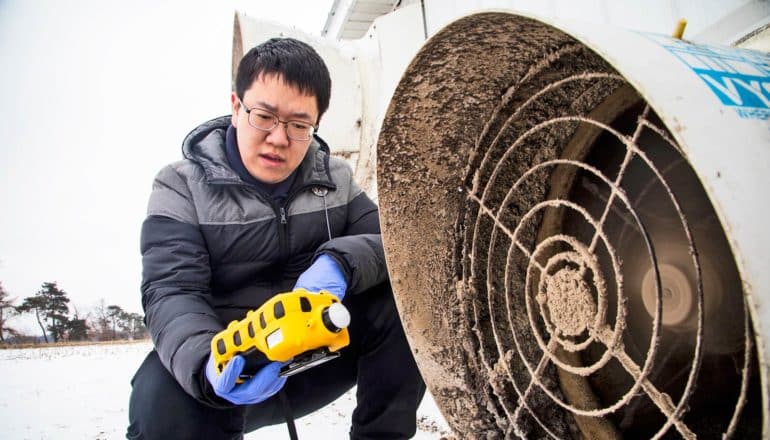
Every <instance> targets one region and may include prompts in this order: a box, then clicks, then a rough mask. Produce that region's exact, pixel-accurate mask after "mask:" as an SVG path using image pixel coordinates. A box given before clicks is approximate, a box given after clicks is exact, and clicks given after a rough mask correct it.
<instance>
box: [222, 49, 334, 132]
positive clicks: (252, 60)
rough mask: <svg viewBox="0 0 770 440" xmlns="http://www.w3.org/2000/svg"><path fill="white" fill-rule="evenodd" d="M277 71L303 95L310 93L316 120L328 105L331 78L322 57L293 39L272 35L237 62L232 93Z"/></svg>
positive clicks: (241, 97) (241, 91) (240, 95)
mask: <svg viewBox="0 0 770 440" xmlns="http://www.w3.org/2000/svg"><path fill="white" fill-rule="evenodd" d="M266 74H267V75H269V74H278V75H280V76H281V77H282V78H283V80H284V81H286V83H287V84H288V85H290V86H292V87H296V88H298V89H299V91H300V92H301V93H303V94H307V95H313V96H315V99H316V104H317V105H318V119H319V120H320V119H321V115H323V114H324V112H326V110H327V109H328V108H329V98H330V97H331V89H332V81H331V78H330V77H329V69H328V68H327V67H326V64H325V63H324V61H323V59H321V56H320V55H318V52H316V51H315V49H313V48H312V47H311V46H310V45H309V44H307V43H304V42H302V41H299V40H296V39H294V38H271V39H270V40H267V41H265V42H264V43H262V44H260V45H258V46H255V47H253V48H252V49H251V50H249V51H248V52H247V53H246V55H244V56H243V58H242V59H241V61H240V63H238V71H237V73H236V76H235V93H236V94H237V95H238V97H239V98H240V99H241V100H243V94H244V93H246V90H248V89H249V87H251V85H252V84H253V83H254V81H255V80H256V79H257V78H259V77H260V76H261V75H266Z"/></svg>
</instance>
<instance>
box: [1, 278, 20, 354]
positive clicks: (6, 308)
mask: <svg viewBox="0 0 770 440" xmlns="http://www.w3.org/2000/svg"><path fill="white" fill-rule="evenodd" d="M15 301H16V298H9V297H8V292H7V291H6V290H5V289H4V288H3V283H2V282H0V342H5V334H6V333H9V334H11V335H14V334H16V333H17V332H16V330H14V329H12V328H10V327H8V324H7V323H8V319H9V318H10V317H11V316H13V315H14V314H15V313H16V307H14V306H13V303H14V302H15Z"/></svg>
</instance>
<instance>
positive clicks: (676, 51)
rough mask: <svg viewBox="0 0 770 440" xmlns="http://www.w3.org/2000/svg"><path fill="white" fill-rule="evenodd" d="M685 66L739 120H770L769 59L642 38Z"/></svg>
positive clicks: (655, 37) (732, 50)
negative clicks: (652, 41) (729, 108)
mask: <svg viewBox="0 0 770 440" xmlns="http://www.w3.org/2000/svg"><path fill="white" fill-rule="evenodd" d="M645 35H646V36H648V37H650V38H651V39H653V40H654V41H655V42H657V43H658V44H660V45H661V46H663V47H664V48H665V49H666V50H668V51H669V52H671V53H672V54H673V55H674V56H676V57H677V58H679V59H680V60H681V61H682V62H683V63H684V64H686V65H687V66H688V67H689V68H690V69H692V71H693V73H695V74H696V75H697V76H698V77H699V78H700V79H701V80H702V81H703V82H704V83H705V84H706V85H707V86H708V87H709V89H711V91H712V92H713V93H714V95H716V96H717V98H719V100H720V101H721V102H722V104H724V105H725V106H728V107H731V108H733V109H734V110H735V112H736V113H737V114H738V116H740V117H741V118H746V119H765V120H766V119H770V55H768V54H764V53H761V52H756V51H752V50H746V49H739V48H734V47H722V46H712V45H700V44H697V45H696V44H691V43H688V42H686V41H682V40H677V39H674V38H670V37H666V36H663V35H653V34H645Z"/></svg>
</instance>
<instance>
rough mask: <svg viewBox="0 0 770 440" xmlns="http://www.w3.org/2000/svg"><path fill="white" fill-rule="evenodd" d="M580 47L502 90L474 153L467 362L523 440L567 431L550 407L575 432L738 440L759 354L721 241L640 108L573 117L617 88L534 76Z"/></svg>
mask: <svg viewBox="0 0 770 440" xmlns="http://www.w3.org/2000/svg"><path fill="white" fill-rule="evenodd" d="M575 50H576V49H575V48H574V47H568V48H566V49H565V50H562V51H560V52H557V53H556V54H555V55H556V56H554V55H552V56H551V57H549V59H548V60H547V62H544V63H542V64H541V65H540V66H539V68H538V69H537V70H533V71H531V72H530V74H529V75H528V76H526V77H525V78H524V79H523V80H522V81H521V82H519V83H516V84H514V85H513V86H511V87H510V88H509V89H508V90H506V92H505V93H504V95H503V97H502V99H501V104H500V106H498V108H497V109H496V110H495V112H494V113H493V114H492V116H491V118H490V120H489V121H488V122H487V123H486V124H485V128H484V130H483V131H482V133H481V135H480V136H479V141H478V143H477V145H476V146H475V147H474V152H475V153H476V154H475V156H474V157H475V160H474V161H472V162H471V165H470V167H469V172H468V175H467V178H466V182H468V184H467V185H466V187H465V188H464V192H465V193H466V194H467V204H466V211H465V215H464V217H463V218H462V221H461V224H460V228H461V229H464V237H463V241H462V255H461V259H462V263H461V267H462V270H463V277H462V278H463V279H464V280H466V283H467V284H466V286H465V287H466V289H465V291H466V295H469V296H471V297H473V298H474V300H473V301H470V302H469V303H468V305H469V307H468V309H467V313H468V314H469V320H470V322H473V323H475V336H476V341H475V342H476V343H475V346H476V347H477V352H476V353H472V357H474V358H477V359H478V360H479V367H480V368H483V369H485V370H486V374H488V375H489V376H490V377H491V378H493V379H492V380H491V384H492V390H491V392H490V395H489V397H490V398H491V399H492V400H493V401H495V402H496V403H497V404H496V405H495V408H497V410H498V411H499V412H500V413H501V414H499V416H501V418H505V419H507V420H508V421H509V422H510V426H509V429H510V430H512V431H513V432H515V433H517V434H519V435H521V436H525V437H526V436H530V435H537V436H539V435H541V434H542V433H545V434H547V435H548V436H551V437H554V438H561V437H564V436H565V435H567V434H568V433H569V432H568V431H569V429H570V426H571V424H570V420H569V419H563V423H554V420H555V419H554V417H553V415H552V413H551V411H552V410H553V407H554V405H556V406H558V407H559V408H562V409H564V410H566V411H567V412H569V413H570V414H571V415H573V416H574V418H575V419H576V424H577V425H578V427H579V429H581V430H583V433H584V434H585V433H586V431H588V432H597V431H598V432H602V433H603V434H602V435H603V436H604V437H608V438H611V437H616V436H618V435H621V434H625V437H639V438H661V437H663V436H664V435H665V434H666V433H669V432H670V431H671V432H674V431H675V432H676V433H678V434H680V435H681V437H683V438H696V436H697V434H698V433H702V434H704V435H707V436H709V437H710V436H711V435H713V434H714V433H715V431H718V432H720V433H724V434H726V436H728V437H730V436H732V435H734V434H735V432H736V429H737V427H738V421H739V420H740V418H741V415H742V410H743V409H744V406H745V403H746V401H747V394H748V389H749V382H750V372H751V366H752V359H753V358H752V350H753V347H752V336H751V333H750V325H749V322H748V314H747V313H746V311H745V307H744V304H743V300H742V292H741V285H740V281H739V279H738V275H737V270H736V268H735V265H734V263H733V262H732V258H731V256H730V253H729V247H728V246H727V242H726V239H725V238H724V234H723V232H722V229H721V227H720V226H719V222H718V220H717V219H716V216H715V214H714V212H713V210H712V209H711V207H710V204H709V201H708V199H707V198H706V196H705V193H704V192H703V190H702V189H701V187H700V184H699V182H698V180H697V177H696V175H695V173H694V172H693V171H692V170H691V169H690V168H689V166H688V165H687V162H686V161H685V160H684V158H683V157H682V154H681V151H680V150H679V148H678V146H677V145H676V143H675V142H674V141H673V140H672V138H671V136H670V135H669V134H668V133H667V131H666V129H665V127H662V126H661V125H660V122H659V121H658V119H657V117H656V116H655V115H654V113H653V112H652V111H651V110H650V108H649V107H648V106H646V105H644V103H643V102H641V100H637V101H636V102H635V103H634V104H632V105H629V106H628V107H625V108H624V107H622V106H618V105H617V104H614V105H613V104H605V105H607V106H608V107H612V109H611V110H610V111H606V110H605V111H603V112H599V114H600V116H599V118H598V119H597V118H596V117H593V116H592V115H591V114H590V113H588V114H581V112H580V111H579V110H578V111H575V110H576V109H579V108H580V107H581V105H582V104H581V100H586V96H594V98H593V99H592V100H591V101H592V102H595V101H596V95H601V93H599V92H597V90H598V89H601V90H613V89H616V90H620V91H619V92H618V93H620V94H624V93H626V92H627V89H623V88H622V86H621V85H622V84H623V82H624V81H623V79H622V78H621V77H619V76H617V75H615V74H612V73H606V72H592V71H581V72H579V73H578V74H567V75H565V76H563V77H555V76H554V75H553V74H549V75H544V74H543V72H547V71H551V73H552V72H553V66H554V65H563V64H566V63H565V62H564V60H563V57H566V56H568V55H569V54H571V53H573V52H575ZM568 73H569V72H568ZM543 77H547V78H548V83H547V84H544V85H543V84H537V85H536V84H534V83H538V82H539V81H542V80H543ZM619 86H620V88H619ZM521 90H526V93H527V97H526V98H523V97H521V96H519V91H521ZM624 90H625V92H624ZM611 101H612V99H610V100H605V101H604V102H605V103H607V102H611ZM623 102H628V100H624V101H623ZM603 119H611V121H607V120H603ZM571 141H576V142H580V143H582V145H580V146H578V145H570V142H571ZM587 141H590V142H587ZM562 145H566V147H564V148H563V149H562V152H561V154H556V153H555V152H556V151H558V150H559V149H560V148H561V146H562ZM706 271H707V272H706ZM704 292H705V293H706V294H707V295H706V296H705V298H706V299H705V300H704ZM738 317H740V318H738ZM476 355H477V356H476ZM704 357H708V358H709V359H708V360H709V362H711V363H716V365H718V366H720V367H721V368H724V367H725V366H728V365H731V370H732V371H728V372H727V374H728V375H729V376H730V378H729V380H720V384H719V386H720V387H721V388H719V389H718V390H716V388H715V387H713V386H711V385H710V381H712V380H713V378H712V377H709V375H710V374H725V373H723V372H722V370H721V369H717V370H714V368H713V366H712V365H711V364H709V366H708V367H704ZM720 358H723V359H720ZM706 371H708V373H709V375H706V374H705V373H706ZM722 379H725V378H724V377H723V378H722ZM699 388H703V390H701V391H699ZM714 391H717V394H718V395H719V396H720V398H719V400H718V402H716V404H717V405H718V406H719V407H720V408H721V409H720V411H719V413H720V416H719V417H717V418H714V417H711V418H709V419H708V422H707V423H704V421H703V420H702V419H701V417H702V415H703V413H701V414H700V415H696V416H694V417H690V418H688V412H689V414H693V408H697V409H699V410H703V411H707V410H706V408H707V406H708V402H711V404H714V403H715V402H714V401H713V400H712V399H711V398H713V393H714ZM709 395H711V396H709ZM690 419H692V420H690ZM556 420H559V418H556ZM607 421H612V422H613V423H606V422H607ZM573 429H574V426H573ZM741 432H742V435H741V437H743V435H745V434H746V432H745V430H744V431H741ZM534 433H539V434H534Z"/></svg>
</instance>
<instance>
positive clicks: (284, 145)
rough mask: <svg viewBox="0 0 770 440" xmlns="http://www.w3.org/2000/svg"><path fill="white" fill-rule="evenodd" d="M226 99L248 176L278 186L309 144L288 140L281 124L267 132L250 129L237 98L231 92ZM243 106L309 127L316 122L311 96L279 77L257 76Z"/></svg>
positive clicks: (284, 127) (299, 159)
mask: <svg viewBox="0 0 770 440" xmlns="http://www.w3.org/2000/svg"><path fill="white" fill-rule="evenodd" d="M230 100H231V103H232V108H233V115H232V124H233V126H235V129H236V130H235V131H236V133H237V139H238V150H239V151H240V153H241V160H243V164H244V165H245V166H246V169H247V170H248V171H249V173H250V174H251V175H252V176H254V178H256V179H258V180H260V181H262V182H265V183H278V182H281V181H283V180H284V179H286V178H287V177H289V175H290V174H291V173H292V172H293V171H294V170H295V169H297V167H298V166H299V164H300V163H301V162H302V159H303V158H304V157H305V153H307V149H308V147H310V142H311V141H310V140H306V141H298V140H294V139H290V138H289V137H288V136H287V134H286V126H285V125H284V124H283V123H279V124H278V126H277V127H275V128H273V129H272V130H271V131H262V130H258V129H256V128H254V127H252V126H251V125H249V115H248V113H247V112H246V109H245V108H244V107H243V106H242V105H241V104H240V103H239V102H238V96H237V95H236V94H235V93H233V94H232V95H231V97H230ZM243 105H245V106H246V107H248V108H250V109H251V108H255V107H256V108H261V109H263V110H268V111H270V112H272V113H275V114H276V115H278V118H280V119H281V120H282V121H289V120H292V121H303V122H307V123H308V124H311V125H315V124H316V122H317V121H318V104H317V103H316V98H315V96H313V95H304V94H302V93H300V91H299V89H297V88H295V87H292V86H289V85H288V84H286V83H285V82H284V81H283V77H282V76H280V75H260V76H259V77H258V78H257V79H256V80H254V82H253V83H252V84H251V87H249V89H248V90H246V92H245V93H244V95H243Z"/></svg>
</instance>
